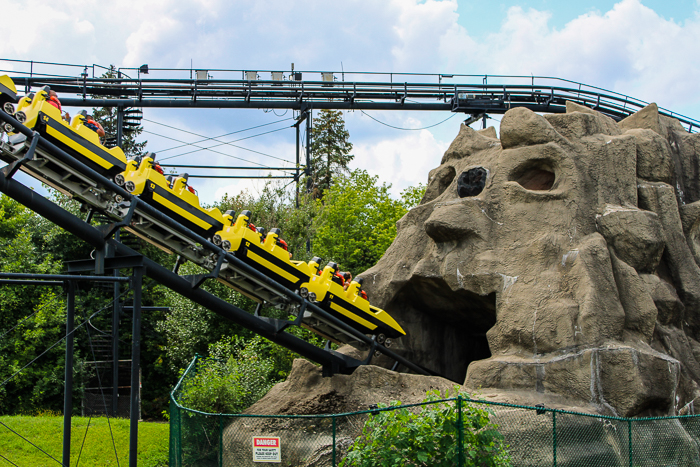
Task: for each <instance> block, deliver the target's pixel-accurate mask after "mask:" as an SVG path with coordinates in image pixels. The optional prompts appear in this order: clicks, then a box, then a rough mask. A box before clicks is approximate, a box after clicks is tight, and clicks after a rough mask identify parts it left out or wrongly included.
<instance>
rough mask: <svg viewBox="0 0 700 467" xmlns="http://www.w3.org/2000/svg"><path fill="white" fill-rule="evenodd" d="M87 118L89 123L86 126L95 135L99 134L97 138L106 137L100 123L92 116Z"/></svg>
mask: <svg viewBox="0 0 700 467" xmlns="http://www.w3.org/2000/svg"><path fill="white" fill-rule="evenodd" d="M86 118H87V121H86V123H85V126H86V127H88V128H90V129H91V130H92V131H94V132H95V133H97V136H99V137H100V138H104V137H105V129H104V128H102V125H100V122H98V121H97V120H95V119H93V118H92V115H88V116H87V117H86Z"/></svg>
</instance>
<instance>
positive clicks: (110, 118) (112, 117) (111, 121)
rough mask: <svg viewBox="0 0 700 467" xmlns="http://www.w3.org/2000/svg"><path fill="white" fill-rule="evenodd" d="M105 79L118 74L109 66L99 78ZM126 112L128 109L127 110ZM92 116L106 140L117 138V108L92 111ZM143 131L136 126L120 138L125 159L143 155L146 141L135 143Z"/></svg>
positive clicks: (114, 68)
mask: <svg viewBox="0 0 700 467" xmlns="http://www.w3.org/2000/svg"><path fill="white" fill-rule="evenodd" d="M100 77H101V78H106V79H117V78H119V72H118V71H117V68H116V67H115V66H114V65H110V66H109V69H108V70H107V71H106V72H104V73H103V74H102V76H100ZM93 97H94V98H104V96H93ZM127 110H128V109H127ZM92 116H93V117H94V118H95V120H97V121H98V122H100V124H101V125H102V127H103V128H104V129H105V134H106V135H107V138H116V137H117V129H118V126H117V121H118V118H117V108H116V107H101V108H95V109H92ZM142 131H143V127H141V126H138V127H136V128H133V129H131V130H129V131H125V132H124V134H123V137H122V144H121V148H122V150H123V151H124V154H125V155H126V157H127V158H129V157H131V158H133V157H137V156H141V155H143V154H144V153H145V148H146V144H147V143H148V141H142V142H140V143H139V142H137V141H136V139H137V138H138V136H139V135H140V134H141V132H142Z"/></svg>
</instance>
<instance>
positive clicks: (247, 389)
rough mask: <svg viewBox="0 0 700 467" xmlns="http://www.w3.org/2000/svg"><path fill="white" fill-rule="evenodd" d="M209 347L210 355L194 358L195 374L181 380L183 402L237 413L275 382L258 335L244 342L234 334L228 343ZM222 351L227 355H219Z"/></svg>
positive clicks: (186, 404)
mask: <svg viewBox="0 0 700 467" xmlns="http://www.w3.org/2000/svg"><path fill="white" fill-rule="evenodd" d="M212 347H213V348H211V353H212V355H213V358H209V359H205V360H201V361H199V362H197V372H196V374H195V375H194V376H193V377H192V378H190V379H187V380H186V381H185V382H184V383H183V386H182V389H181V392H180V395H179V397H178V402H179V403H180V404H181V405H182V406H184V407H187V408H190V409H195V410H199V411H201V412H208V413H230V414H232V413H239V412H241V411H243V410H245V409H246V408H248V407H249V406H251V405H252V404H254V403H255V402H257V401H258V399H260V398H261V397H262V396H264V395H265V394H266V393H267V391H269V390H270V388H271V387H272V386H273V385H274V384H275V382H276V380H274V379H272V378H270V374H271V373H272V371H273V368H274V362H273V361H272V359H271V358H269V357H265V356H263V352H262V350H263V347H264V343H263V339H262V338H261V337H259V336H258V337H255V338H253V339H251V340H249V341H247V342H245V343H244V340H243V339H241V338H238V339H236V338H234V339H233V341H232V342H231V344H230V345H225V344H222V343H219V344H218V345H214V346H212ZM224 347H228V348H224ZM236 347H238V348H236ZM241 347H242V348H241ZM223 354H228V359H226V360H222V359H220V357H222V356H223ZM217 357H218V358H217Z"/></svg>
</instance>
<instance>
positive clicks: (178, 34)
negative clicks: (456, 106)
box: [0, 0, 700, 203]
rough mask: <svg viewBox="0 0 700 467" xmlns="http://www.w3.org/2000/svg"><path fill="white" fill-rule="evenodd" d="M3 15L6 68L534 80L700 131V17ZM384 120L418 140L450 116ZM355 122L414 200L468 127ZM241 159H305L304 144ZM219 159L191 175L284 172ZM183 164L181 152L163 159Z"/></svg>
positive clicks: (368, 157)
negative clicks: (609, 96)
mask: <svg viewBox="0 0 700 467" xmlns="http://www.w3.org/2000/svg"><path fill="white" fill-rule="evenodd" d="M0 11H3V12H6V13H7V15H8V17H10V16H11V17H14V18H22V20H21V21H3V32H4V34H3V41H2V42H1V43H0V58H5V59H17V60H38V61H52V62H63V63H77V64H88V65H90V64H93V63H95V64H100V65H109V64H115V65H117V66H121V67H135V66H139V65H142V64H144V63H148V64H149V65H150V66H151V67H160V68H170V67H182V68H189V66H190V63H191V62H192V63H193V64H194V67H195V68H206V69H215V68H227V69H259V70H262V69H278V70H288V69H289V67H290V64H291V63H292V62H293V63H295V66H296V68H297V69H302V70H340V68H341V63H342V67H343V68H344V70H345V71H346V72H347V71H376V72H415V73H446V74H450V73H464V74H475V75H480V74H489V75H493V74H506V75H526V76H527V75H531V74H534V75H541V76H556V77H560V78H565V79H570V80H574V81H579V82H583V83H585V84H590V85H594V86H599V87H602V88H605V89H609V90H612V91H616V92H621V93H623V94H627V95H631V96H633V97H636V98H639V99H642V100H645V101H650V102H652V101H653V102H657V103H658V104H659V105H660V106H661V107H665V108H668V109H671V110H673V111H676V112H679V113H682V114H685V115H688V116H690V117H693V118H696V119H697V118H700V95H699V94H698V92H697V88H698V83H699V82H700V56H699V55H700V48H698V47H697V44H698V43H700V13H699V12H700V6H699V4H698V1H690V0H679V1H665V2H664V1H660V0H620V1H617V2H615V1H590V2H585V3H580V2H563V1H562V2H560V1H556V2H555V1H551V0H533V1H500V2H499V1H491V2H484V1H479V2H476V1H461V0H460V1H457V0H425V1H418V0H386V1H381V2H377V1H376V0H344V1H337V2H327V1H320V0H318V1H297V2H293V1H289V0H258V1H235V0H234V1H227V0H149V1H141V0H117V1H112V2H103V1H100V0H52V1H50V2H49V1H39V0H22V1H19V0H0ZM2 66H3V68H4V69H15V70H20V69H21V66H20V65H19V64H12V63H7V62H5V63H2ZM215 77H222V76H216V75H215ZM76 110H77V109H76ZM144 115H145V118H146V119H148V120H150V121H152V122H158V123H160V124H165V125H169V126H172V127H175V128H180V129H183V130H186V131H190V132H193V133H198V134H201V135H206V136H209V137H210V136H216V135H222V134H226V133H229V132H232V131H237V130H241V129H245V128H248V127H252V126H255V125H262V124H267V123H275V124H274V125H271V126H270V127H268V128H282V127H284V126H285V125H288V124H289V123H290V122H289V121H286V120H284V119H286V118H288V117H290V116H291V112H288V113H287V114H285V115H282V116H280V115H281V113H279V112H278V113H277V115H275V114H274V113H272V112H263V111H262V110H210V111H204V110H168V109H146V110H145V111H144ZM371 115H372V116H373V117H375V118H376V119H379V120H381V121H384V122H386V123H389V124H391V125H394V126H398V127H402V128H422V127H425V126H429V125H432V124H434V123H437V122H440V121H442V120H444V119H446V118H447V117H449V116H450V114H449V113H425V112H423V113H417V112H416V113H406V112H372V113H371ZM494 117H495V120H491V121H490V124H493V125H495V126H496V127H497V126H498V119H499V118H500V117H498V116H494ZM345 119H346V122H347V127H348V130H349V131H350V137H351V141H352V142H353V144H354V145H355V148H354V150H353V153H354V155H355V161H354V162H353V163H352V167H353V168H363V169H366V170H368V171H369V172H370V173H372V174H376V175H378V176H379V177H380V180H382V181H386V182H388V183H392V184H393V187H394V190H393V192H394V193H395V194H398V192H399V191H400V190H401V189H402V188H405V187H407V186H409V185H414V184H416V183H420V182H423V183H425V181H426V180H427V175H428V171H429V170H430V169H432V168H434V167H436V166H438V165H439V163H440V159H441V157H442V153H443V152H444V151H445V149H446V148H447V146H448V145H449V143H450V141H451V140H452V139H453V138H454V137H455V136H456V134H457V132H458V130H459V124H460V122H461V121H462V120H463V119H464V118H463V117H462V116H456V117H454V118H452V119H450V120H448V121H446V122H445V123H443V124H442V125H439V126H437V127H434V128H430V129H428V130H416V131H400V130H394V129H391V128H389V127H386V126H383V125H381V124H379V123H377V122H375V121H374V120H372V119H370V118H369V117H367V116H366V115H363V114H362V113H360V112H348V113H346V114H345ZM276 122H277V123H276ZM145 128H146V131H148V132H149V134H146V135H144V136H145V137H146V138H147V139H148V141H149V143H148V147H149V149H151V150H153V151H156V152H160V151H164V150H166V149H169V148H171V147H172V146H175V145H177V143H174V142H173V141H170V140H168V139H166V138H164V137H169V138H175V139H179V140H183V141H188V142H193V141H196V140H197V139H201V138H198V137H196V136H194V135H191V134H187V133H184V132H181V131H177V130H174V129H170V128H167V127H165V126H163V125H159V124H156V123H150V122H146V124H145ZM251 134H255V132H246V133H243V134H241V135H240V136H247V135H251ZM156 135H162V136H156ZM235 136H239V135H235ZM239 144H240V145H242V146H245V147H247V148H249V149H252V150H255V151H258V152H263V153H265V154H269V155H273V156H275V157H281V158H283V159H286V160H290V161H291V160H293V158H294V132H293V130H291V129H286V130H283V131H278V132H275V133H271V134H269V135H265V136H260V137H257V138H251V139H248V140H245V141H243V142H240V143H239ZM217 150H220V151H222V152H226V153H227V154H228V155H221V154H217V153H214V152H211V151H200V152H197V153H193V154H188V155H183V156H181V157H178V158H176V159H175V160H178V161H180V162H181V163H183V164H195V163H199V164H207V165H217V164H234V165H239V164H242V163H241V161H239V160H237V159H233V158H235V157H239V158H244V159H246V160H249V161H251V163H265V164H271V163H275V164H276V162H275V161H276V160H275V159H270V158H266V157H264V156H260V155H256V154H255V153H252V152H250V151H243V150H240V149H236V148H232V147H226V146H224V147H220V148H217ZM183 152H186V151H183ZM176 154H178V153H177V151H176V150H172V151H166V152H163V153H162V157H165V156H166V155H176ZM277 162H278V161H277ZM197 184H198V186H197V188H198V189H199V192H200V195H201V197H202V199H203V201H204V202H208V203H211V202H213V201H215V200H216V199H218V198H219V197H221V196H222V195H223V194H224V193H226V192H228V193H235V192H237V191H240V190H243V189H248V190H253V191H255V190H259V189H260V187H261V183H259V182H249V181H241V182H232V181H222V180H211V181H204V180H201V181H198V182H197Z"/></svg>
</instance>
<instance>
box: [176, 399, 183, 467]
mask: <svg viewBox="0 0 700 467" xmlns="http://www.w3.org/2000/svg"><path fill="white" fill-rule="evenodd" d="M176 410H177V437H178V441H177V465H178V467H180V466H181V465H182V410H180V407H179V406H176Z"/></svg>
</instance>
